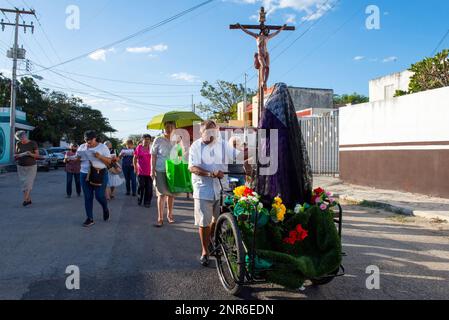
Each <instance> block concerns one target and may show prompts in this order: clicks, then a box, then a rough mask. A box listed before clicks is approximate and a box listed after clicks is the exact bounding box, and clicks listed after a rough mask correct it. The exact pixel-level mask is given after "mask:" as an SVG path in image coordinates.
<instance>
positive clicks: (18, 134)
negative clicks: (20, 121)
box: [15, 130, 27, 141]
mask: <svg viewBox="0 0 449 320" xmlns="http://www.w3.org/2000/svg"><path fill="white" fill-rule="evenodd" d="M24 136H27V133H26V131H24V130H19V131H17V132H16V135H15V137H16V140H17V141H20V140H22V138H23V137H24Z"/></svg>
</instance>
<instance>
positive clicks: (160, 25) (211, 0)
mask: <svg viewBox="0 0 449 320" xmlns="http://www.w3.org/2000/svg"><path fill="white" fill-rule="evenodd" d="M213 1H215V0H207V1H204V2H202V3H200V4H198V5H196V6H193V7H191V8H189V9H187V10H184V11H182V12H180V13H178V14H176V15H174V16H172V17H170V18H167V19H165V20H162V21H160V22H158V23H156V24H154V25H152V26H149V27H147V28H144V29H142V30H140V31H137V32H135V33H133V34H131V35H129V36H126V37H124V38H122V39H120V40H117V41H114V42H112V43H109V44H107V45H105V46H102V47H100V48H97V49H94V50H91V51H89V52H86V53H84V54H82V55H79V56H77V57H74V58H71V59H69V60H66V61H63V62H60V63H58V64H56V65H53V66H50V67H46V68H44V69H42V70H38V71H36V72H35V73H39V72H42V71H46V70H50V69H54V68H56V67H59V66H62V65H65V64H68V63H71V62H73V61H76V60H79V59H82V58H85V57H88V56H89V55H91V54H92V53H95V52H97V51H99V50H106V49H108V48H112V47H114V46H116V45H118V44H121V43H123V42H126V41H128V40H130V39H133V38H135V37H138V36H140V35H142V34H145V33H147V32H149V31H152V30H154V29H157V28H160V27H162V26H163V25H166V24H168V23H170V22H172V21H174V20H177V19H179V18H181V17H182V16H185V15H187V14H189V13H190V12H192V11H195V10H197V9H199V8H201V7H203V6H205V5H207V4H209V3H211V2H213Z"/></svg>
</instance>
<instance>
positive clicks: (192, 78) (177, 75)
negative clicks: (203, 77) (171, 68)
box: [170, 72, 199, 82]
mask: <svg viewBox="0 0 449 320" xmlns="http://www.w3.org/2000/svg"><path fill="white" fill-rule="evenodd" d="M170 77H171V78H172V79H175V80H183V81H187V82H198V81H199V80H198V77H197V76H194V75H192V74H188V73H186V72H179V73H174V74H172V75H171V76H170Z"/></svg>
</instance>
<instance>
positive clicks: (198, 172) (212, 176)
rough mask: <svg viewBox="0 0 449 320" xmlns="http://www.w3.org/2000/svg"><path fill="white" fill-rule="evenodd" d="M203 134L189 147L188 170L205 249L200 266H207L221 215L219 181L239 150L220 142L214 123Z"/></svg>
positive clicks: (202, 125) (196, 224) (197, 222)
mask: <svg viewBox="0 0 449 320" xmlns="http://www.w3.org/2000/svg"><path fill="white" fill-rule="evenodd" d="M200 133H201V138H200V139H198V140H197V141H195V142H194V143H193V144H192V146H191V148H190V152H189V170H190V172H191V173H192V185H193V198H194V216H195V226H197V227H198V228H199V235H200V241H201V248H202V253H201V258H200V263H201V264H202V265H203V266H208V264H209V253H210V252H209V245H210V243H211V236H212V235H213V233H214V229H215V222H216V220H217V219H218V215H219V213H220V194H221V187H220V181H219V179H223V178H224V177H225V172H227V171H228V164H229V163H232V161H233V159H234V157H238V156H239V154H240V151H238V150H236V149H234V148H233V147H232V146H231V145H229V144H228V143H226V142H225V141H223V140H222V139H220V133H219V128H218V126H217V124H216V123H215V122H214V121H211V120H209V121H205V122H203V123H202V124H201V128H200ZM223 184H225V181H224V179H223Z"/></svg>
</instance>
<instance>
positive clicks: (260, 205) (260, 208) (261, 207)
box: [257, 202, 263, 211]
mask: <svg viewBox="0 0 449 320" xmlns="http://www.w3.org/2000/svg"><path fill="white" fill-rule="evenodd" d="M257 209H258V210H259V211H260V210H262V209H263V203H262V202H260V203H259V205H258V206H257Z"/></svg>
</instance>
